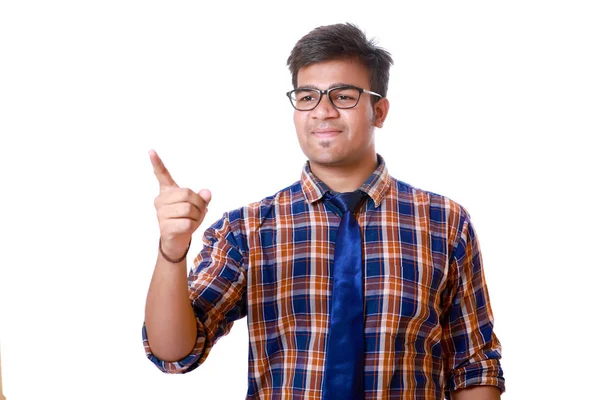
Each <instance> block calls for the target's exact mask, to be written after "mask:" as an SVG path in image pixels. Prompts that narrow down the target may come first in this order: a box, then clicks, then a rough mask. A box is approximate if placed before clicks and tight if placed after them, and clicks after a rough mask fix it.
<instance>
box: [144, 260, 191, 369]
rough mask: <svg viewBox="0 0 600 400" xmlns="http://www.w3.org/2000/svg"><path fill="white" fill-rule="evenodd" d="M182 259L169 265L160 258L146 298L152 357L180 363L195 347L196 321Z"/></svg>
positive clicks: (148, 333)
mask: <svg viewBox="0 0 600 400" xmlns="http://www.w3.org/2000/svg"><path fill="white" fill-rule="evenodd" d="M186 265H187V263H186V261H185V259H184V260H183V261H181V262H180V263H178V264H172V263H170V262H169V261H167V260H165V259H164V258H163V257H162V256H161V255H160V254H159V255H158V260H157V261H156V266H155V267H154V273H153V275H152V280H151V282H150V288H149V289H148V296H147V297H146V317H145V324H146V334H147V338H148V344H149V346H150V347H151V349H152V353H153V354H154V355H155V356H156V357H158V358H160V359H161V360H164V361H169V362H170V361H177V360H181V359H182V358H184V357H185V356H187V355H188V354H190V352H191V351H192V349H193V348H194V345H195V344H196V336H197V327H196V317H195V316H194V311H193V309H192V303H191V301H190V299H189V295H188V284H187V273H186V269H187V268H186Z"/></svg>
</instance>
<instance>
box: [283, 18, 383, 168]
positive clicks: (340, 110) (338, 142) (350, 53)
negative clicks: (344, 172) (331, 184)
mask: <svg viewBox="0 0 600 400" xmlns="http://www.w3.org/2000/svg"><path fill="white" fill-rule="evenodd" d="M391 64H392V58H391V56H390V54H389V53H388V52H387V51H385V50H383V49H381V48H378V47H376V46H375V45H374V43H373V41H369V40H367V38H366V36H365V35H364V33H363V32H362V31H360V30H359V29H358V28H357V27H356V26H354V25H351V24H337V25H329V26H321V27H319V28H316V29H314V30H313V31H311V32H310V33H308V34H307V35H306V36H304V37H303V38H301V39H300V40H299V41H298V43H296V46H295V47H294V49H293V50H292V52H291V54H290V57H289V58H288V66H289V68H290V72H291V73H292V84H293V86H294V89H295V90H302V91H300V92H298V91H296V92H293V93H290V100H291V101H292V104H293V105H294V107H295V108H296V110H295V112H294V124H295V125H296V133H297V135H298V140H299V143H300V147H301V148H302V151H303V152H304V154H305V155H306V156H307V157H308V159H309V161H310V162H311V166H312V167H315V166H316V167H317V168H318V167H319V166H323V167H325V166H336V167H340V166H346V167H357V166H360V165H363V164H364V165H365V168H367V167H366V165H370V166H372V164H373V162H374V160H375V159H376V153H375V145H374V128H375V127H382V126H383V122H384V120H385V118H386V116H387V111H388V108H389V102H388V100H387V99H386V98H385V96H386V94H387V85H388V79H389V70H390V66H391ZM340 86H341V87H354V88H358V89H349V90H350V91H346V90H345V89H343V90H341V91H338V90H337V89H336V90H335V91H329V92H328V93H327V94H323V95H322V96H321V94H320V93H319V92H318V91H324V90H328V89H332V88H337V87H340ZM304 89H306V91H305V90H304ZM309 90H317V91H312V92H310V91H309ZM352 93H354V94H356V95H357V97H354V95H352ZM319 99H320V100H319ZM352 99H358V102H356V101H353V100H352ZM311 103H312V106H315V105H316V106H315V108H313V109H310V110H309V108H310V107H311V106H310V104H311ZM307 104H308V106H306V105H307Z"/></svg>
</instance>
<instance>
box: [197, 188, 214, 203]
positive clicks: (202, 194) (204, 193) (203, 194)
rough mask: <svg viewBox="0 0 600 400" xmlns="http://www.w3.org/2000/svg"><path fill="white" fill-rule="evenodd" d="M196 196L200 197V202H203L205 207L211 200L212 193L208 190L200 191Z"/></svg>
mask: <svg viewBox="0 0 600 400" xmlns="http://www.w3.org/2000/svg"><path fill="white" fill-rule="evenodd" d="M198 195H199V196H200V197H202V200H204V201H205V202H206V204H207V205H208V203H210V199H212V193H211V192H210V190H208V189H201V190H200V191H199V192H198Z"/></svg>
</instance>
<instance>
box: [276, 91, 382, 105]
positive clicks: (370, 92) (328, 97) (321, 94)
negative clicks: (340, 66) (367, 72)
mask: <svg viewBox="0 0 600 400" xmlns="http://www.w3.org/2000/svg"><path fill="white" fill-rule="evenodd" d="M338 89H356V90H358V99H356V104H354V105H353V106H352V107H338V106H336V105H335V104H334V103H333V100H331V92H332V91H334V90H338ZM297 90H305V91H313V92H318V93H319V100H318V101H317V102H316V103H315V106H314V107H313V108H309V109H299V108H297V107H296V106H295V105H294V101H293V100H292V93H294V92H295V91H297ZM363 93H367V94H370V95H373V96H377V97H379V99H377V100H380V99H383V96H382V95H380V94H379V93H375V92H372V91H370V90H367V89H363V88H360V87H358V86H354V85H341V86H335V87H332V88H329V89H325V90H320V89H314V88H304V89H303V88H300V89H294V90H290V91H289V92H287V93H286V96H287V97H288V99H290V103H292V107H294V108H295V109H296V110H298V111H312V110H314V109H315V108H317V107H318V106H319V104H320V103H321V99H322V98H323V95H324V94H326V95H327V99H329V102H330V103H331V105H332V106H333V107H335V108H337V109H339V110H349V109H351V108H354V107H356V106H357V105H358V103H359V102H360V96H361V95H362V94H363Z"/></svg>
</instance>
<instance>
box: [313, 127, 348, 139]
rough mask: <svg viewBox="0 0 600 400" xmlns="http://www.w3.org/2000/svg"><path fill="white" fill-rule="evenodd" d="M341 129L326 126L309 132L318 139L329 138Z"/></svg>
mask: <svg viewBox="0 0 600 400" xmlns="http://www.w3.org/2000/svg"><path fill="white" fill-rule="evenodd" d="M341 132H342V131H341V130H339V129H334V128H326V129H315V130H314V131H312V132H311V133H312V134H314V135H315V136H316V137H318V138H319V139H329V138H332V137H334V136H337V135H338V134H340V133H341Z"/></svg>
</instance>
